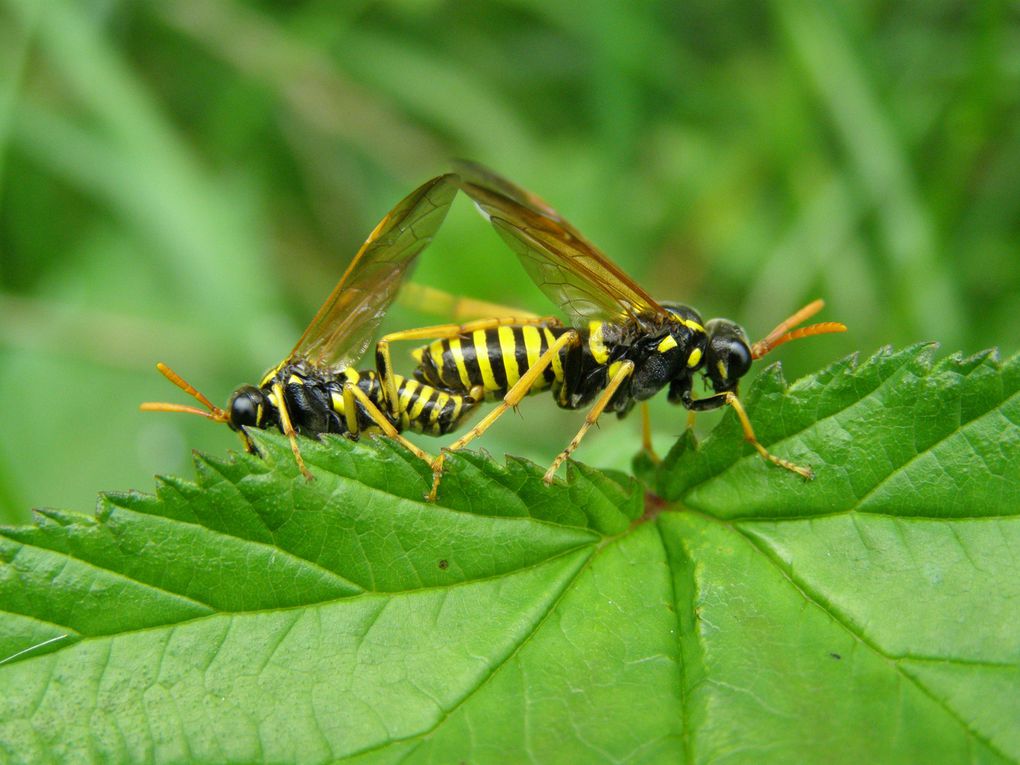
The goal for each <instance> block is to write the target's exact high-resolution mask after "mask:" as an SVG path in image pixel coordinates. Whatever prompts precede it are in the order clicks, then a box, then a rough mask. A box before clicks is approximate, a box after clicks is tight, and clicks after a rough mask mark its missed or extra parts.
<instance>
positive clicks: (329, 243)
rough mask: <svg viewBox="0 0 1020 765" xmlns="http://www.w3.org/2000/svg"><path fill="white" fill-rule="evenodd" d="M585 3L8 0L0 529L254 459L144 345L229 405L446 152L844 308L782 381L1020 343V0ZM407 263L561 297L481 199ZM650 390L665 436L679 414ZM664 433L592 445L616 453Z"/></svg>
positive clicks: (697, 257) (677, 284) (514, 298)
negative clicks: (503, 237)
mask: <svg viewBox="0 0 1020 765" xmlns="http://www.w3.org/2000/svg"><path fill="white" fill-rule="evenodd" d="M578 8H579V5H578V4H576V3H567V2H555V1H553V0H541V1H538V0H517V1H513V0H509V1H507V2H493V3H454V2H441V1H440V0H404V1H401V0H391V1H389V2H352V3H333V2H321V1H320V2H297V1H293V2H283V3H269V2H263V3H239V2H206V0H184V1H181V2H174V1H172V0H167V1H166V2H133V3H128V2H117V1H116V0H96V1H92V2H89V1H88V0H78V1H76V2H73V1H71V0H48V1H46V2H43V1H41V0H0V141H2V142H0V412H2V426H3V438H2V439H0V519H5V520H8V521H13V520H21V519H24V518H25V517H27V511H28V509H29V508H30V507H32V506H36V505H54V506H70V507H73V508H77V509H87V508H88V507H90V506H91V505H92V503H93V502H94V496H95V492H96V491H97V490H100V489H127V488H139V489H144V490H150V489H151V487H152V475H153V474H154V473H177V472H183V473H185V474H190V467H189V464H188V463H189V460H190V449H191V448H198V449H202V450H207V451H210V452H213V453H217V454H221V453H223V452H224V451H225V450H226V449H236V448H238V441H237V438H236V436H235V435H234V434H232V433H230V432H229V431H228V430H227V429H226V428H223V427H220V426H213V425H212V424H210V423H208V422H205V421H204V420H201V419H199V418H197V417H194V418H192V417H187V416H184V415H164V414H142V413H140V412H139V411H138V408H137V405H138V403H139V402H141V401H145V400H169V401H179V402H182V403H186V402H185V397H184V395H183V394H182V393H181V392H180V391H177V390H176V389H175V388H173V387H172V386H171V385H170V384H169V383H167V382H166V381H165V380H164V379H163V378H162V377H160V376H159V375H158V374H157V373H156V371H155V370H154V368H153V365H154V363H155V362H156V361H158V360H162V361H165V362H167V363H169V364H170V365H172V366H173V367H175V368H176V369H177V370H178V371H180V372H181V373H182V374H183V375H184V376H185V377H187V378H188V379H189V380H191V381H192V382H194V384H195V385H196V386H197V387H199V388H200V389H201V390H202V391H204V392H205V393H206V394H208V395H209V396H210V397H211V398H213V399H214V400H215V401H217V402H225V400H226V398H227V396H228V394H229V393H230V391H231V390H232V389H233V388H234V387H235V386H236V385H237V384H239V383H241V382H254V381H257V380H258V378H259V377H260V375H261V374H262V372H263V371H264V370H265V369H266V368H267V367H269V366H271V365H272V364H275V363H276V362H278V361H279V360H280V359H281V358H282V357H283V356H284V355H285V354H286V353H287V352H288V351H289V349H290V348H291V346H292V345H293V343H294V341H295V340H296V338H297V337H298V335H299V333H300V331H301V329H302V328H303V326H304V324H305V323H306V322H307V321H308V320H309V319H310V318H311V316H312V314H313V313H314V311H315V309H316V308H317V307H318V305H319V303H320V302H321V301H322V300H323V299H324V297H325V296H326V295H327V293H328V292H329V291H330V289H331V287H332V286H333V284H334V282H335V281H336V280H337V278H338V277H339V276H340V274H341V272H342V270H343V268H344V266H345V264H346V263H347V261H348V260H349V259H350V257H351V256H352V255H353V254H354V252H355V251H356V249H357V247H358V245H359V243H360V242H361V241H362V240H363V239H364V237H365V236H366V235H367V234H368V232H369V231H370V230H371V229H372V228H373V226H374V225H375V224H376V223H377V222H378V220H379V219H380V218H381V217H382V216H383V214H385V212H386V211H387V210H388V209H389V208H390V207H391V206H392V204H393V203H395V202H396V200H397V199H399V198H400V197H401V196H403V195H404V194H406V193H407V192H408V191H410V189H411V188H413V187H414V186H416V185H417V184H418V183H420V182H421V181H423V180H424V179H425V178H427V177H429V176H431V175H434V174H437V173H439V172H442V171H443V170H444V168H445V167H446V163H447V160H448V158H450V157H453V156H464V157H470V158H474V159H477V160H480V161H482V162H485V163H487V164H489V165H491V166H493V167H495V168H497V169H498V170H500V171H501V172H503V173H504V174H505V175H507V176H509V177H510V178H512V179H514V180H516V181H517V182H519V183H520V184H522V185H524V186H525V187H526V188H529V189H532V190H534V191H535V192H536V193H538V194H540V195H541V196H543V197H544V198H546V199H548V200H549V201H550V202H552V203H553V204H554V205H555V206H556V207H557V208H558V209H559V210H560V211H561V212H563V213H564V214H565V215H566V216H567V217H568V218H569V219H570V220H571V221H572V222H573V223H574V224H575V225H576V226H577V227H578V228H580V229H581V230H582V231H584V232H585V233H586V234H587V235H588V236H589V238H591V239H592V240H593V241H595V242H596V243H598V244H599V245H600V246H601V247H602V248H603V249H604V250H605V251H606V252H607V253H608V254H610V256H611V257H613V258H615V259H616V260H617V261H618V262H619V263H620V264H621V265H622V266H623V267H624V269H625V270H627V271H628V272H629V273H631V274H633V275H634V277H635V278H636V279H637V280H638V281H639V282H641V283H642V284H644V285H646V286H648V287H649V288H650V291H652V292H653V294H656V295H659V296H662V297H664V298H667V297H668V298H674V299H683V300H687V301H688V302H691V303H692V304H693V305H695V306H697V307H699V308H700V309H701V310H702V311H703V312H704V313H705V314H706V315H724V316H729V317H731V318H734V319H736V320H738V321H740V322H742V323H743V324H744V325H745V326H746V327H747V329H748V332H749V333H750V335H751V336H752V338H754V337H760V336H761V335H762V334H764V333H765V332H767V331H768V330H769V329H770V328H771V327H772V326H773V325H774V324H775V323H776V322H777V321H778V320H780V319H781V318H783V317H785V316H786V315H787V314H789V313H790V312H791V311H792V310H794V309H795V308H797V307H799V306H800V305H802V304H803V303H804V302H806V301H807V300H808V299H811V298H813V297H818V296H822V297H825V298H826V300H827V301H828V304H829V305H828V308H827V309H826V312H825V313H824V314H823V318H825V319H839V320H843V321H845V322H846V323H847V324H848V325H850V327H851V332H850V333H849V334H847V335H843V336H832V337H828V338H819V339H815V340H810V341H805V342H803V343H799V344H796V345H792V346H788V347H787V348H784V349H783V350H782V351H780V352H777V354H776V357H777V359H782V361H783V364H784V367H785V369H786V372H787V375H788V376H789V377H790V378H791V379H792V378H794V377H797V376H800V375H803V374H806V373H808V372H810V371H812V370H814V369H817V368H818V367H820V366H822V365H824V364H826V363H828V362H830V361H834V360H836V359H838V358H841V357H843V356H845V355H846V354H848V353H851V352H853V351H855V350H860V351H861V352H862V353H871V352H872V351H874V350H875V349H876V347H878V346H879V345H882V344H886V343H893V344H904V343H910V342H914V341H917V340H927V339H935V340H939V341H940V342H941V343H942V344H943V348H944V349H945V350H956V349H962V350H963V351H965V352H968V353H969V352H974V351H977V350H979V349H982V348H985V347H988V346H992V345H1000V346H1002V348H1003V353H1005V354H1010V353H1013V352H1015V351H1016V349H1017V324H1018V318H1017V317H1018V316H1020V289H1018V287H1020V258H1018V242H1020V236H1018V235H1020V189H1018V185H1020V112H1018V102H1020V23H1018V12H1017V6H1016V4H1015V3H1007V2H975V1H969V0H958V1H956V2H945V1H940V0H924V1H923V2H921V1H919V0H914V1H913V2H911V1H909V0H907V1H904V0H900V1H899V2H876V1H865V2H856V1H855V2H809V1H807V0H805V1H804V2H798V1H795V0H770V1H768V2H760V1H759V0H722V1H721V2H720V1H719V0H694V1H692V2H647V3H631V2H607V3H593V4H586V5H585V6H584V10H583V12H579V11H578ZM415 279H416V280H417V281H420V282H422V283H425V284H430V285H434V286H437V287H442V288H443V289H446V290H450V291H453V292H458V293H465V294H470V295H474V296H477V297H483V298H487V299H490V300H496V301H501V302H504V303H510V304H517V305H521V306H523V307H526V308H530V309H532V310H536V311H542V312H545V311H548V310H549V309H550V307H549V306H548V305H547V303H546V301H545V300H544V298H543V297H542V295H541V294H540V293H539V292H538V291H537V290H536V289H535V288H534V287H532V286H531V285H530V284H529V283H528V282H527V280H526V278H525V277H524V276H523V272H522V271H521V269H520V268H519V267H518V265H517V263H516V260H515V259H514V258H513V256H512V255H511V254H510V252H509V251H508V250H507V249H506V248H505V247H504V246H503V245H502V244H501V242H500V241H499V240H498V239H497V238H496V236H495V235H494V234H493V233H492V232H491V231H490V230H489V229H488V227H487V225H486V224H485V223H484V222H483V221H482V220H481V219H480V218H479V217H478V216H477V215H475V214H474V212H473V211H472V210H471V209H470V207H469V205H467V204H466V203H465V202H463V201H458V203H457V205H456V206H455V209H454V210H453V211H452V213H451V215H450V218H449V219H448V223H447V225H446V227H445V228H444V229H443V230H442V231H441V232H440V235H439V237H438V239H437V241H436V242H435V244H434V245H433V247H432V248H431V249H430V250H429V251H428V252H426V254H425V257H424V258H423V259H422V261H421V263H420V267H419V268H418V271H417V273H416V275H415ZM441 318H442V317H434V316H423V315H419V314H414V313H413V312H410V311H408V310H404V309H398V310H394V311H393V312H392V313H391V315H390V317H389V319H388V324H387V326H388V327H391V328H397V327H401V326H408V325H414V324H418V323H421V322H423V321H424V322H427V323H434V322H435V321H437V320H441ZM398 355H400V356H402V355H403V354H402V353H400V349H398ZM654 411H655V415H656V423H657V444H658V445H659V448H660V449H662V450H665V449H666V448H668V446H669V443H670V442H671V439H672V438H673V437H674V436H675V435H677V434H678V433H680V432H681V430H682V428H683V425H684V422H685V415H684V413H683V412H682V411H678V410H676V409H673V408H670V407H669V406H668V405H666V404H665V403H664V402H662V401H659V402H657V403H656V407H655V410H654ZM716 419H717V415H706V416H703V417H702V418H701V424H702V425H704V426H706V427H707V426H711V425H712V424H713V423H714V421H715V420H716ZM580 421H581V416H580V415H579V414H576V413H562V412H559V411H558V410H556V408H555V407H554V406H553V405H552V404H551V402H550V401H548V400H545V399H544V398H542V399H534V400H532V401H529V402H528V404H527V406H525V407H522V408H521V416H520V417H508V418H506V419H505V420H504V421H503V422H501V423H500V424H499V425H498V426H497V427H495V428H494V429H493V430H492V431H490V432H489V434H487V435H486V437H485V438H484V439H483V440H482V441H481V442H480V445H481V446H484V447H485V448H487V449H488V450H489V451H491V452H492V453H494V454H497V455H500V454H502V453H504V452H511V453H515V454H523V455H527V456H530V457H532V458H534V459H536V460H538V461H540V462H543V463H547V462H548V461H549V460H550V459H551V458H552V456H553V455H554V454H555V452H556V451H557V450H558V449H559V448H560V447H561V446H562V445H563V444H564V443H565V441H566V440H567V439H568V438H569V436H570V435H571V434H572V433H573V432H574V430H575V429H576V427H577V426H578V425H579V424H580ZM639 432H640V428H639V419H638V418H637V417H633V418H630V419H629V420H626V421H624V422H622V423H617V422H614V421H612V420H609V421H607V422H606V423H605V424H604V426H603V427H602V429H601V431H600V432H598V433H595V434H593V435H592V437H591V438H590V440H588V441H586V442H585V444H584V446H582V448H581V450H580V452H579V454H578V456H579V457H580V459H582V460H584V461H587V462H589V463H592V464H596V465H604V466H617V467H626V466H627V464H628V462H629V459H630V457H631V455H632V454H633V453H634V452H635V451H636V449H637V448H638V445H639V438H640V436H639ZM429 445H430V446H431V447H432V448H435V447H436V444H435V443H434V442H433V443H431V444H429Z"/></svg>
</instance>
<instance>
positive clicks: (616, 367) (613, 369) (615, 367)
mask: <svg viewBox="0 0 1020 765" xmlns="http://www.w3.org/2000/svg"><path fill="white" fill-rule="evenodd" d="M622 363H623V362H622V361H614V362H613V363H612V364H610V365H609V379H610V380H612V379H613V378H614V377H616V373H617V372H619V371H620V365H621V364H622Z"/></svg>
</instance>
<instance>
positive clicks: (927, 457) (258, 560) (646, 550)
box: [0, 346, 1020, 763]
mask: <svg viewBox="0 0 1020 765" xmlns="http://www.w3.org/2000/svg"><path fill="white" fill-rule="evenodd" d="M1018 389H1020V357H1014V358H1012V359H1010V360H1009V361H1008V362H1006V363H1000V362H998V361H997V359H996V358H995V357H994V355H993V354H989V353H986V354H981V355H978V356H974V357H971V358H966V359H965V358H960V357H955V356H954V357H951V358H948V359H944V360H942V361H939V362H934V361H933V360H932V350H931V348H929V347H921V346H918V347H915V348H909V349H906V350H902V351H890V350H884V351H881V352H879V353H878V354H876V355H875V356H874V357H872V358H870V359H869V360H868V361H866V362H864V363H863V364H857V363H856V361H855V359H849V360H846V361H843V362H840V363H837V364H834V365H832V366H831V367H829V368H828V369H825V370H823V371H821V372H819V373H818V374H816V375H814V376H812V377H809V378H806V379H804V380H801V381H799V382H798V383H796V384H794V385H792V386H789V387H787V386H786V384H785V383H784V381H783V380H782V377H781V375H780V373H779V371H778V369H776V368H773V369H770V370H768V371H767V372H766V373H765V374H764V375H763V376H762V377H761V378H760V379H759V381H758V383H757V384H756V385H755V386H754V387H753V388H752V390H751V391H750V392H749V394H748V396H747V401H746V403H747V409H748V412H749V415H750V417H751V420H752V422H753V423H754V425H755V428H756V431H757V433H758V435H759V438H760V440H761V441H762V443H763V444H764V445H766V446H767V447H768V448H769V449H770V450H773V451H774V452H775V453H777V454H779V455H780V456H783V457H787V458H789V459H792V460H795V461H798V462H804V463H810V464H811V465H812V466H813V467H814V468H815V471H816V473H817V479H816V480H815V481H813V482H804V481H803V480H802V479H800V478H798V477H796V476H794V475H792V474H787V473H786V472H784V471H781V470H778V469H777V468H775V467H773V466H771V465H768V464H766V463H765V462H764V461H763V460H761V459H760V458H759V457H758V456H757V454H756V453H755V452H754V451H753V450H752V449H751V448H750V447H749V446H748V445H747V444H745V443H743V441H742V439H741V432H740V428H739V424H738V423H737V422H736V418H735V417H733V416H732V414H728V415H726V416H724V418H723V420H722V422H721V424H720V425H719V426H718V427H717V429H716V430H715V431H714V432H713V433H712V435H711V436H709V437H708V438H707V439H706V440H705V442H704V443H702V444H697V443H696V442H695V441H694V440H693V438H691V437H689V436H688V437H685V438H684V439H681V441H680V442H679V443H678V445H677V446H676V447H675V448H674V450H673V451H672V452H671V453H670V455H669V456H668V457H667V458H666V460H665V461H664V462H663V464H662V465H660V466H659V467H658V468H654V469H653V468H651V467H650V466H647V465H646V466H645V468H644V469H643V472H644V473H645V474H646V475H647V476H648V478H649V480H651V481H653V482H654V484H655V486H656V489H657V493H658V494H659V497H664V498H666V499H665V500H663V499H660V498H659V497H656V496H653V495H646V493H645V491H644V490H643V489H642V488H641V486H640V485H639V484H638V483H637V482H635V481H634V480H632V479H628V478H625V477H622V476H619V475H607V474H603V473H600V472H598V471H595V470H592V469H590V468H586V467H584V466H581V465H574V466H573V467H572V468H571V470H570V476H569V479H568V480H567V481H566V482H560V481H558V482H557V483H556V484H555V485H554V486H552V487H546V486H545V485H544V484H543V483H542V481H541V475H542V471H541V469H540V468H538V467H537V466H535V465H533V464H531V463H528V462H525V461H521V460H515V459H510V460H508V461H507V463H506V464H505V465H503V466H500V465H497V464H496V463H494V462H492V461H491V460H489V459H488V458H485V457H482V456H479V455H476V454H461V455H453V456H451V458H450V460H449V470H448V474H447V475H446V477H445V478H444V481H443V484H442V489H441V493H440V498H439V502H438V503H437V504H434V505H433V504H428V503H426V502H424V501H423V499H422V496H423V494H424V493H425V492H426V491H427V489H428V486H429V483H430V477H431V476H430V471H429V469H428V468H427V466H425V465H423V464H422V463H420V462H418V461H417V460H415V459H414V458H413V457H412V456H410V455H409V454H407V453H406V452H404V451H403V450H402V449H400V448H399V447H397V446H394V445H392V444H390V443H389V442H385V441H378V442H376V441H365V442H362V443H351V442H348V441H345V440H342V439H328V440H326V441H324V442H322V443H316V442H309V441H302V451H303V454H304V456H305V460H306V461H307V463H308V464H309V466H310V467H311V468H312V470H313V472H314V473H315V475H316V480H315V481H312V482H308V481H305V480H304V478H302V477H301V476H300V474H299V473H298V471H297V468H296V466H295V464H294V460H293V457H292V456H291V454H290V450H289V446H288V444H287V441H286V439H284V438H283V437H281V436H279V435H276V434H272V433H257V434H255V438H256V441H257V443H258V445H259V448H260V449H261V450H262V452H263V458H254V457H250V456H247V455H244V456H240V457H237V458H235V459H233V460H228V461H224V460H219V459H213V458H209V457H198V458H197V460H196V465H197V470H198V477H197V482H195V483H190V482H188V481H184V480H181V479H176V478H175V479H163V480H161V481H160V483H159V486H158V488H157V492H156V495H155V496H146V495H141V494H134V493H131V494H119V495H106V496H104V497H102V498H101V500H100V503H99V508H98V511H97V512H96V514H95V515H81V514H77V513H70V512H64V511H54V510H48V511H40V512H39V513H38V515H37V518H36V523H35V525H33V526H29V527H14V528H5V529H3V530H2V533H0V609H3V618H2V619H0V659H5V660H4V662H3V663H2V664H0V688H3V689H4V692H3V693H2V694H0V753H2V758H3V759H5V760H7V761H11V762H35V761H40V760H47V759H49V760H57V761H65V760H75V761H78V760H97V761H103V762H138V761H154V762H165V761H189V762H250V761H277V762H279V761H287V762H328V761H334V760H338V759H340V760H351V761H357V762H393V761H398V760H401V761H402V760H409V761H412V762H423V761H430V762H457V761H464V762H472V763H484V762H518V761H525V760H533V761H539V762H603V761H627V762H678V761H689V762H711V761H721V760H725V761H727V762H747V763H758V762H778V763H786V762H822V761H824V762H848V763H849V762H854V763H857V762H904V763H907V762H936V761H938V762H950V761H963V760H967V761H978V762H1017V761H1020V705H1018V704H1017V703H1016V696H1017V689H1018V688H1020V617H1018V616H1017V608H1016V604H1017V603H1018V602H1020V558H1018V557H1017V556H1016V555H1015V550H1016V549H1017V547H1018V545H1020V522H1018V516H1020V513H1018V502H1017V500H1018V494H1020V480H1018V479H1020V475H1018V473H1020V428H1018V427H1017V424H1018V422H1020V399H1018V395H1017V392H1018Z"/></svg>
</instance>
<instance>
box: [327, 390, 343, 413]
mask: <svg viewBox="0 0 1020 765" xmlns="http://www.w3.org/2000/svg"><path fill="white" fill-rule="evenodd" d="M329 402H330V404H332V405H333V411H334V412H336V413H337V414H343V413H344V394H343V393H341V392H339V391H335V390H333V391H330V392H329Z"/></svg>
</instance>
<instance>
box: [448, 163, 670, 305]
mask: <svg viewBox="0 0 1020 765" xmlns="http://www.w3.org/2000/svg"><path fill="white" fill-rule="evenodd" d="M457 171H458V174H459V175H460V176H461V179H462V186H461V188H462V189H463V190H464V192H465V193H466V194H467V195H468V196H469V197H471V199H472V200H474V202H475V204H476V205H477V206H478V208H479V209H480V210H481V212H482V214H483V215H484V216H485V217H486V218H488V219H489V222H490V223H491V224H492V226H493V228H495V229H496V231H497V232H498V233H499V235H500V236H502V237H503V239H504V240H505V241H506V243H507V244H508V245H510V247H511V249H513V251H514V252H515V253H516V254H517V257H518V258H519V259H520V261H521V263H522V264H523V266H524V269H525V271H527V272H528V275H529V276H530V277H531V279H532V280H533V281H534V282H535V284H537V285H538V287H539V289H541V290H542V291H543V292H544V293H545V294H546V296H548V297H549V299H550V300H552V301H553V302H554V303H556V304H557V305H559V306H560V307H561V308H562V309H563V310H564V311H566V312H567V313H568V314H569V315H570V318H571V320H572V321H573V322H574V323H575V324H584V323H586V322H587V321H588V320H590V319H608V320H610V321H619V320H622V319H627V318H637V317H639V316H646V317H647V316H648V315H655V314H659V315H662V314H665V313H666V312H665V309H663V308H662V307H661V306H660V305H659V304H658V303H657V302H656V301H655V300H653V299H652V298H651V297H650V296H649V295H648V293H646V292H645V291H644V290H643V289H641V287H639V286H638V285H637V284H635V283H634V282H633V281H632V280H631V278H630V277H629V276H627V275H626V274H625V273H624V272H623V271H621V270H620V268H619V267H618V266H617V265H616V264H615V263H613V262H612V261H611V260H609V258H607V257H606V256H605V255H604V254H602V252H601V251H600V250H599V249H598V248H597V247H595V245H593V244H591V243H590V242H589V241H588V240H587V239H585V238H584V237H583V236H582V235H581V234H580V232H578V230H577V229H576V228H574V227H573V226H572V225H570V223H569V222H567V221H566V220H564V219H563V218H562V217H561V216H560V214H559V213H557V212H556V211H555V210H554V209H553V208H552V207H550V206H549V205H548V204H546V203H545V202H544V201H543V200H542V199H541V198H539V197H538V196H536V195H534V194H531V193H530V192H527V191H525V190H524V189H521V188H519V187H517V186H515V185H514V184H513V183H511V182H510V181H508V180H506V179H505V178H503V177H501V176H499V175H498V174H496V173H495V172H493V171H492V170H489V169H488V168H486V167H483V166H482V165H479V164H476V163H473V162H459V163H457Z"/></svg>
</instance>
